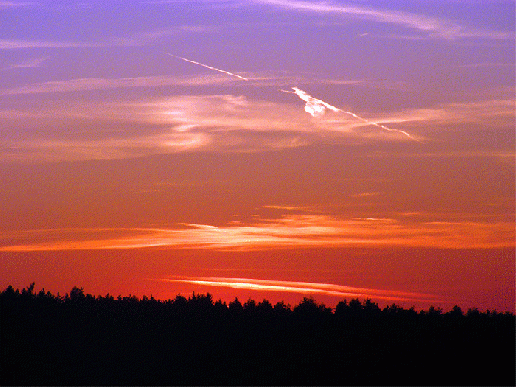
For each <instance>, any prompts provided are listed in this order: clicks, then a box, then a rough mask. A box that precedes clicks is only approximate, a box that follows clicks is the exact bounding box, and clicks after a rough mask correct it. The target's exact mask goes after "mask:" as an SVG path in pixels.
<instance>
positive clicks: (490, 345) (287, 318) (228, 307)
mask: <svg viewBox="0 0 516 387" xmlns="http://www.w3.org/2000/svg"><path fill="white" fill-rule="evenodd" d="M0 339H1V343H0V348H1V360H0V362H1V363H0V367H1V368H0V384H1V385H43V384H44V385H207V384H208V385H270V384H274V385H315V384H319V385H320V384H326V385H357V384H360V385H372V384H375V385H379V384H380V385H392V384H395V385H428V384H431V385H443V384H447V385H512V386H513V385H515V372H514V371H515V368H514V367H515V316H514V315H513V314H511V313H508V312H505V313H498V312H496V311H487V312H480V311H478V310H476V309H469V310H468V311H467V312H466V313H464V312H463V311H462V310H461V308H459V307H458V306H455V307H454V308H453V309H452V310H450V311H448V312H446V313H445V312H443V310H441V309H438V308H434V307H430V308H429V309H428V310H422V311H416V310H415V309H414V308H411V309H404V308H402V307H399V306H397V305H395V304H393V305H390V306H387V307H385V308H383V309H381V308H380V307H378V305H377V304H376V303H374V302H372V301H371V300H365V301H364V302H361V301H360V300H358V299H352V300H350V301H349V302H348V301H346V300H344V301H341V302H339V303H338V305H337V306H336V308H334V309H332V308H328V307H326V306H325V305H324V304H318V303H317V302H315V301H314V300H313V299H310V298H304V299H303V300H302V301H301V302H300V303H299V304H298V305H296V306H294V307H293V308H292V307H290V306H289V305H286V304H285V303H283V302H278V303H276V304H275V305H272V304H271V303H270V302H268V301H267V300H263V301H261V302H256V301H254V300H251V299H250V300H248V301H247V302H245V303H241V302H240V301H239V300H238V299H235V300H234V301H232V302H230V303H228V304H226V303H225V302H222V301H220V300H218V301H214V300H213V298H212V296H211V295H210V294H195V293H194V294H193V295H192V296H191V297H189V298H185V297H183V296H180V295H178V296H177V297H176V298H175V299H171V300H157V299H154V298H153V297H150V298H148V297H146V296H144V297H143V298H141V299H140V298H137V297H136V296H129V297H121V296H118V297H116V298H115V297H113V296H111V295H109V294H108V295H106V296H93V295H91V294H85V293H84V290H83V289H82V288H78V287H74V288H73V289H72V290H71V291H70V293H69V294H66V295H64V296H60V295H59V294H58V295H53V294H51V293H50V292H45V290H43V289H42V290H41V291H39V292H35V291H34V283H32V284H31V285H30V286H29V287H27V288H24V289H22V290H21V291H19V290H18V289H16V290H15V289H14V288H13V287H12V286H9V287H7V288H6V289H5V290H3V291H2V292H1V293H0Z"/></svg>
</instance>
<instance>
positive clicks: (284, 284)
mask: <svg viewBox="0 0 516 387" xmlns="http://www.w3.org/2000/svg"><path fill="white" fill-rule="evenodd" d="M161 281H165V282H179V283H188V284H194V285H202V286H212V287H227V288H233V289H248V290H257V291H272V292H289V293H301V294H323V295H326V296H335V297H350V298H355V297H357V298H371V297H374V298H376V299H383V300H390V301H434V302H442V300H438V299H437V296H435V295H432V294H421V293H411V292H398V291H387V290H379V289H371V288H356V287H351V286H342V285H335V284H326V283H314V282H298V281H278V280H258V279H251V278H225V277H178V278H165V279H161Z"/></svg>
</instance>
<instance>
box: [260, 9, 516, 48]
mask: <svg viewBox="0 0 516 387" xmlns="http://www.w3.org/2000/svg"><path fill="white" fill-rule="evenodd" d="M254 2H256V3H262V4H270V5H273V6H278V7H282V8H286V9H289V10H295V11H304V12H312V13H318V14H335V15H340V16H343V17H348V18H358V19H365V20H371V21H374V22H379V23H389V24H394V25H397V26H400V27H405V28H409V29H413V30H417V31H419V32H422V33H425V34H428V35H429V36H435V37H440V38H446V39H457V38H482V39H504V40H507V39H513V38H514V33H512V32H498V31H486V30H479V29H474V28H469V27H466V26H463V25H461V24H458V23H456V22H452V21H449V20H445V19H440V18H435V17H428V16H422V15H418V14H414V13H409V12H403V11H391V10H380V9H375V8H369V7H363V6H357V5H340V4H336V3H332V2H312V1H311V2H308V1H294V0H254Z"/></svg>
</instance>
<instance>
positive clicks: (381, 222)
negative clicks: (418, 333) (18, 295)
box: [0, 0, 516, 312]
mask: <svg viewBox="0 0 516 387" xmlns="http://www.w3.org/2000/svg"><path fill="white" fill-rule="evenodd" d="M514 9H515V7H514V1H512V0H500V1H485V2H484V1H482V2H480V1H472V2H460V1H452V0H438V1H434V2H425V1H408V0H407V1H401V2H395V4H394V3H392V2H387V1H380V2H378V1H369V0H366V1H351V0H350V1H348V0H334V1H301V0H299V1H298V0H252V1H241V0H228V1H216V0H188V1H186V0H184V1H183V0H177V1H148V0H145V1H144V0H128V1H123V2H114V1H106V2H100V1H91V2H87V3H80V4H79V3H77V4H75V3H73V4H70V2H66V1H61V0H59V1H52V2H51V1H38V2H28V1H15V0H13V1H0V12H1V13H2V15H3V18H2V23H0V32H1V39H0V58H1V61H0V79H1V80H2V81H1V82H0V286H1V287H3V288H5V287H7V286H8V285H10V284H12V285H13V286H17V287H24V286H27V285H28V284H29V283H31V282H33V281H34V282H36V287H38V288H39V287H44V288H45V289H47V290H50V291H52V292H55V293H57V292H61V294H64V293H65V292H67V291H69V290H70V288H71V286H81V287H84V288H85V290H86V291H87V292H88V293H93V294H95V293H103V292H108V291H109V292H111V293H117V294H129V293H132V294H138V295H143V294H146V293H153V294H155V295H158V296H159V297H161V298H167V297H174V296H175V295H177V294H185V295H188V294H191V293H192V292H193V291H195V292H207V291H210V292H213V294H214V297H215V298H217V297H220V298H222V299H223V300H225V301H230V300H232V299H234V297H235V296H238V297H244V298H247V297H254V296H253V295H256V297H257V298H262V297H268V298H270V299H271V301H279V300H281V299H286V300H287V301H289V302H294V301H295V300H298V299H300V298H302V297H303V296H312V297H314V298H315V299H316V300H321V301H324V302H326V303H327V304H328V305H330V306H335V304H336V303H337V302H338V301H339V300H341V299H344V298H347V299H350V298H353V297H359V298H371V299H372V300H377V301H379V302H380V303H392V302H397V303H400V304H402V305H405V306H409V307H410V306H411V305H417V306H418V307H428V306H430V305H441V306H442V307H444V308H450V307H452V306H453V305H454V304H457V305H460V306H461V307H463V308H468V307H478V308H484V309H498V310H503V311H505V310H509V311H512V312H514V297H515V290H514V289H515V279H514V278H515V240H516V235H515V199H514V198H515V195H516V193H515V133H514V127H515V112H514V106H515V102H516V101H515V98H514V91H515V89H514V85H515V63H514V62H515V61H514V58H515V48H514V47H515V45H514V42H515V40H514V39H515V33H514V20H515V11H514Z"/></svg>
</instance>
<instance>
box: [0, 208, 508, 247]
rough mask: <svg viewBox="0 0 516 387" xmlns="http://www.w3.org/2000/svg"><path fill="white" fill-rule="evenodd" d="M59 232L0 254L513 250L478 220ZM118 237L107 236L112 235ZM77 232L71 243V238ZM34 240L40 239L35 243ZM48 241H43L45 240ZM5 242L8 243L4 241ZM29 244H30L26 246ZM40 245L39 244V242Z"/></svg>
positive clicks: (17, 240)
mask: <svg viewBox="0 0 516 387" xmlns="http://www.w3.org/2000/svg"><path fill="white" fill-rule="evenodd" d="M93 231H94V232H95V238H88V234H89V233H92V230H68V233H69V234H70V235H69V236H68V237H67V238H64V239H63V238H62V237H61V238H59V235H63V230H47V231H36V232H25V233H22V234H20V233H15V234H9V233H5V234H4V235H1V236H0V242H1V243H3V244H4V245H3V246H1V247H0V251H12V252H16V251H19V252H20V251H25V252H31V251H58V250H111V249H136V248H148V247H167V248H179V249H184V248H194V249H212V250H227V251H231V250H236V251H252V250H269V249H278V248H279V249H289V248H308V247H350V246H363V247H367V246H371V247H372V246H376V247H379V246H392V247H394V246H400V247H401V246H404V247H433V248H451V249H473V248H499V247H514V225H513V224H512V223H505V222H481V221H476V222H475V221H421V222H416V221H411V222H403V221H402V220H398V219H393V218H351V219H342V218H332V217H329V216H325V215H287V216H284V217H282V218H279V219H263V220H261V221H259V222H256V223H251V224H238V223H232V224H230V225H228V226H212V225H205V224H182V225H178V227H176V228H169V229H155V228H136V229H123V230H116V229H115V230H113V229H108V230H106V234H105V235H106V236H108V237H107V238H106V237H103V236H102V231H103V230H93ZM115 231H116V232H119V236H118V237H115V238H112V237H109V236H110V235H113V233H114V232H115ZM74 233H75V234H76V237H75V239H74V238H73V234H74ZM38 239H39V240H40V241H38ZM49 240H50V241H51V242H48V241H49ZM5 241H9V242H8V243H6V242H5ZM28 241H31V242H30V243H27V242H28ZM43 241H44V242H43Z"/></svg>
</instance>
